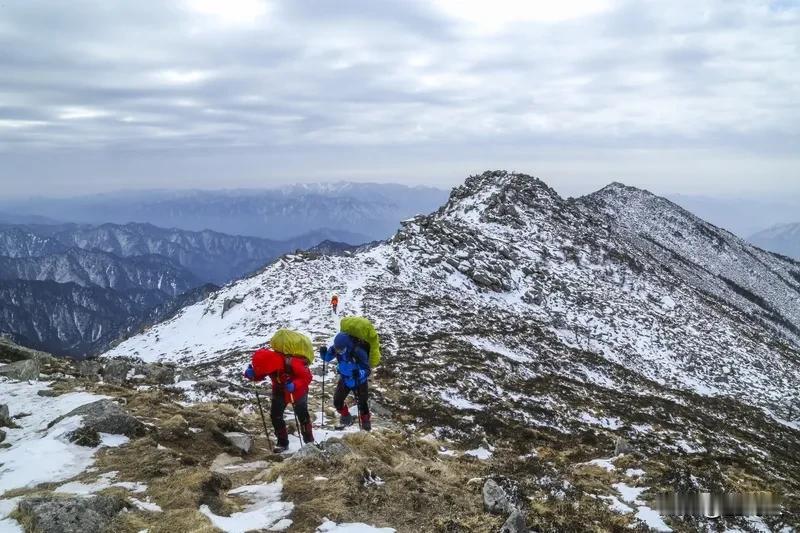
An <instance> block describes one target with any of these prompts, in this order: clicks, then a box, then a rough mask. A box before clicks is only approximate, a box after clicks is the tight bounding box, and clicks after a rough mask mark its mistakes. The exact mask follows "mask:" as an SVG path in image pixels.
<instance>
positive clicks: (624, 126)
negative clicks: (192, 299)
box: [0, 0, 800, 196]
mask: <svg viewBox="0 0 800 533" xmlns="http://www.w3.org/2000/svg"><path fill="white" fill-rule="evenodd" d="M488 168H505V169H509V170H518V171H525V172H527V173H530V174H534V175H537V176H539V177H541V178H543V179H545V180H546V181H548V182H549V183H550V184H552V185H553V186H555V187H556V188H557V189H559V190H560V191H561V192H562V193H564V194H577V193H583V192H588V191H590V190H593V189H596V188H599V187H601V186H602V185H604V184H606V183H608V182H610V181H613V180H619V181H623V182H626V183H628V184H631V185H637V186H643V187H647V188H650V189H652V190H654V191H655V192H660V193H669V192H681V193H686V194H698V193H704V194H715V195H716V194H718V195H732V194H744V193H759V194H762V195H772V196H786V195H800V4H799V3H798V2H796V1H788V0H781V1H774V2H759V1H743V2H735V1H730V0H687V1H683V0H668V1H661V2H659V1H653V2H642V1H639V0H636V1H631V2H616V1H613V0H586V1H580V0H558V1H557V2H554V1H550V0H547V1H532V0H528V1H519V2H516V1H509V0H490V1H478V0H430V1H414V0H398V1H382V0H363V1H355V0H316V1H312V0H286V1H284V2H278V1H276V0H175V1H164V0H136V1H130V0H72V1H63V0H0V185H2V189H3V195H4V196H10V195H20V194H58V195H61V194H74V193H83V192H92V191H106V190H115V189H122V188H152V187H168V188H188V187H199V188H225V187H258V186H261V185H268V184H274V183H277V182H288V181H327V180H341V179H347V180H364V181H396V182H404V183H415V184H416V183H425V184H434V185H447V186H449V185H453V184H455V183H457V182H459V181H461V180H462V179H463V178H464V177H466V176H467V175H469V174H471V173H476V172H480V171H482V170H484V169H488Z"/></svg>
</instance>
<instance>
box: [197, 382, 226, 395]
mask: <svg viewBox="0 0 800 533" xmlns="http://www.w3.org/2000/svg"><path fill="white" fill-rule="evenodd" d="M224 387H225V383H224V382H222V381H219V380H216V379H205V380H203V381H198V382H197V383H195V385H194V388H195V389H197V390H199V391H201V392H214V391H218V390H220V389H222V388H224Z"/></svg>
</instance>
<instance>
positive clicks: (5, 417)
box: [0, 403, 14, 428]
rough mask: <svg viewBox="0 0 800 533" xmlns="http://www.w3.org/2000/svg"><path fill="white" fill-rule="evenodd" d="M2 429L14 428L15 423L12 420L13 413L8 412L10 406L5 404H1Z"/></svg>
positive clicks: (0, 420)
mask: <svg viewBox="0 0 800 533" xmlns="http://www.w3.org/2000/svg"><path fill="white" fill-rule="evenodd" d="M0 427H7V428H11V427H14V422H13V421H12V420H11V413H9V412H8V406H7V405H6V404H4V403H0Z"/></svg>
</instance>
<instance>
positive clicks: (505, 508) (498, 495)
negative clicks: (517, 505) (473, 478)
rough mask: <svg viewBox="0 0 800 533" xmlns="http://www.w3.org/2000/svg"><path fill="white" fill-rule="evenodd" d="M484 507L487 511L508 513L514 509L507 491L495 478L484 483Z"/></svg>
mask: <svg viewBox="0 0 800 533" xmlns="http://www.w3.org/2000/svg"><path fill="white" fill-rule="evenodd" d="M482 492H483V508H484V509H485V510H486V512H487V513H492V514H506V513H508V512H511V510H512V509H513V507H512V505H511V502H509V501H508V495H507V494H506V491H505V490H504V489H503V487H501V486H500V485H498V484H497V482H496V481H494V480H493V479H487V480H486V483H484V484H483V490H482Z"/></svg>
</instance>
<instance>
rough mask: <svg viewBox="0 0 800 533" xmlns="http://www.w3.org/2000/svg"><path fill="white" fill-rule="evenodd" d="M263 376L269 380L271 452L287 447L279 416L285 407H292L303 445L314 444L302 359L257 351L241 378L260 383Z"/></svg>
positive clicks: (308, 377) (307, 379)
mask: <svg viewBox="0 0 800 533" xmlns="http://www.w3.org/2000/svg"><path fill="white" fill-rule="evenodd" d="M267 376H269V378H270V379H271V380H272V406H271V407H270V418H271V419H272V427H273V428H275V437H276V438H277V441H278V442H277V446H276V447H275V449H274V450H273V451H274V452H275V453H281V452H285V451H286V450H287V449H288V448H289V433H288V431H287V430H286V421H285V420H284V419H283V414H284V412H285V411H286V405H287V404H290V403H291V404H292V406H293V409H294V414H295V415H297V419H298V420H299V421H300V428H298V430H299V431H300V432H301V434H302V436H303V441H304V442H306V443H309V442H314V433H313V431H312V430H311V416H310V415H309V414H308V386H309V385H310V384H311V371H310V370H309V369H308V362H307V361H306V359H305V358H303V357H294V356H291V355H284V354H282V353H280V352H276V351H274V350H270V349H268V348H261V349H260V350H257V351H256V352H255V353H254V354H253V359H252V363H251V364H250V365H249V366H248V367H247V370H245V372H244V377H245V379H249V380H251V381H262V380H264V379H265V378H266V377H267Z"/></svg>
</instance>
